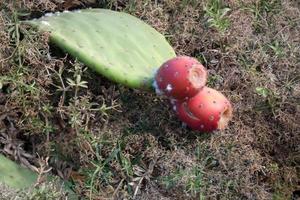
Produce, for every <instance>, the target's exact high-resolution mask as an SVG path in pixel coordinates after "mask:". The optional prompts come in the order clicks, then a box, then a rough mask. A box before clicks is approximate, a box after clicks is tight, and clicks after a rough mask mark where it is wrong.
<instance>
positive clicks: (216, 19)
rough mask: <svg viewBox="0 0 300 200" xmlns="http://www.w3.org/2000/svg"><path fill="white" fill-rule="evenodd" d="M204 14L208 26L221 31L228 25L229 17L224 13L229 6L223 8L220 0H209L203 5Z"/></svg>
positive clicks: (228, 9) (227, 10)
mask: <svg viewBox="0 0 300 200" xmlns="http://www.w3.org/2000/svg"><path fill="white" fill-rule="evenodd" d="M204 10H205V12H206V14H205V16H207V17H208V20H207V22H208V24H209V26H210V27H213V28H216V29H217V30H218V31H220V32H221V33H223V32H224V31H226V29H227V28H228V27H229V25H230V21H229V19H228V18H227V17H226V14H227V13H228V12H229V11H230V8H224V7H223V5H222V3H221V0H210V1H209V2H208V4H207V5H206V7H205V9H204Z"/></svg>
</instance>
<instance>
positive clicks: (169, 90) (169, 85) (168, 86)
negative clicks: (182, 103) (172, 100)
mask: <svg viewBox="0 0 300 200" xmlns="http://www.w3.org/2000/svg"><path fill="white" fill-rule="evenodd" d="M172 90H173V87H172V85H171V84H168V85H167V87H166V91H167V92H171V91H172Z"/></svg>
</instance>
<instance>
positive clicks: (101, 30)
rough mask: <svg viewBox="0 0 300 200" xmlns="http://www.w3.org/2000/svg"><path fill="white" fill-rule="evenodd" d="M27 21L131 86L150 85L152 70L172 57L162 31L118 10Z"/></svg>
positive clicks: (97, 10)
mask: <svg viewBox="0 0 300 200" xmlns="http://www.w3.org/2000/svg"><path fill="white" fill-rule="evenodd" d="M29 23H30V24H32V25H34V26H36V27H38V28H39V29H40V30H42V31H49V32H50V38H51V39H52V41H53V43H55V44H56V45H58V46H59V47H61V48H62V49H64V50H65V51H66V52H68V53H69V54H71V55H73V56H74V57H77V58H78V59H79V60H81V61H82V62H83V63H85V64H86V65H87V66H89V67H91V68H92V69H94V70H95V71H96V72H98V73H100V74H102V75H104V76H105V77H107V78H108V79H110V80H112V81H115V82H118V83H121V84H123V85H125V86H128V87H131V88H150V87H151V84H152V81H153V79H154V74H155V71H156V70H157V69H158V68H159V67H160V66H161V64H162V63H163V62H165V61H166V60H168V59H170V58H173V57H175V52H174V50H173V48H172V47H171V46H170V44H169V43H168V42H167V40H166V39H165V37H164V36H163V35H162V34H160V33H159V32H157V31H156V30H155V29H154V28H152V27H151V26H149V25H148V24H146V23H144V22H143V21H141V20H140V19H138V18H136V17H134V16H131V15H129V14H126V13H122V12H116V11H111V10H106V9H84V10H78V11H73V12H69V11H67V12H62V13H55V14H46V16H44V17H42V18H40V19H37V20H31V21H29Z"/></svg>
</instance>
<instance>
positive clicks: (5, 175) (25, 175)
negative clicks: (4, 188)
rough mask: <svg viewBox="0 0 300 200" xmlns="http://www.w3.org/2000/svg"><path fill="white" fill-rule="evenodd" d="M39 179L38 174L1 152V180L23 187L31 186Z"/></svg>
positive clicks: (11, 185)
mask: <svg viewBox="0 0 300 200" xmlns="http://www.w3.org/2000/svg"><path fill="white" fill-rule="evenodd" d="M36 180H37V174H35V173H34V172H32V171H30V170H28V169H26V168H24V167H21V166H19V165H17V164H16V163H14V162H13V161H11V160H9V159H7V158H6V157H4V156H3V155H1V154H0V182H1V183H5V184H6V185H8V186H10V187H12V188H16V189H21V188H25V187H30V186H31V185H32V184H34V183H35V182H36Z"/></svg>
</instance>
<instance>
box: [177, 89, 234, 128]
mask: <svg viewBox="0 0 300 200" xmlns="http://www.w3.org/2000/svg"><path fill="white" fill-rule="evenodd" d="M176 110H177V114H178V117H179V119H180V120H181V121H183V122H184V123H186V124H187V125H188V126H189V127H190V128H191V129H194V130H199V131H203V132H211V131H214V130H217V129H221V130H222V129H225V128H226V127H227V125H228V122H229V121H230V120H231V118H232V106H231V104H230V102H229V100H228V99H227V98H226V97H225V96H224V95H223V94H222V93H220V92H218V91H217V90H214V89H212V88H209V87H203V89H202V90H200V91H199V92H198V93H197V95H196V96H194V97H193V98H191V99H188V100H186V101H183V102H181V103H177V104H176Z"/></svg>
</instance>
